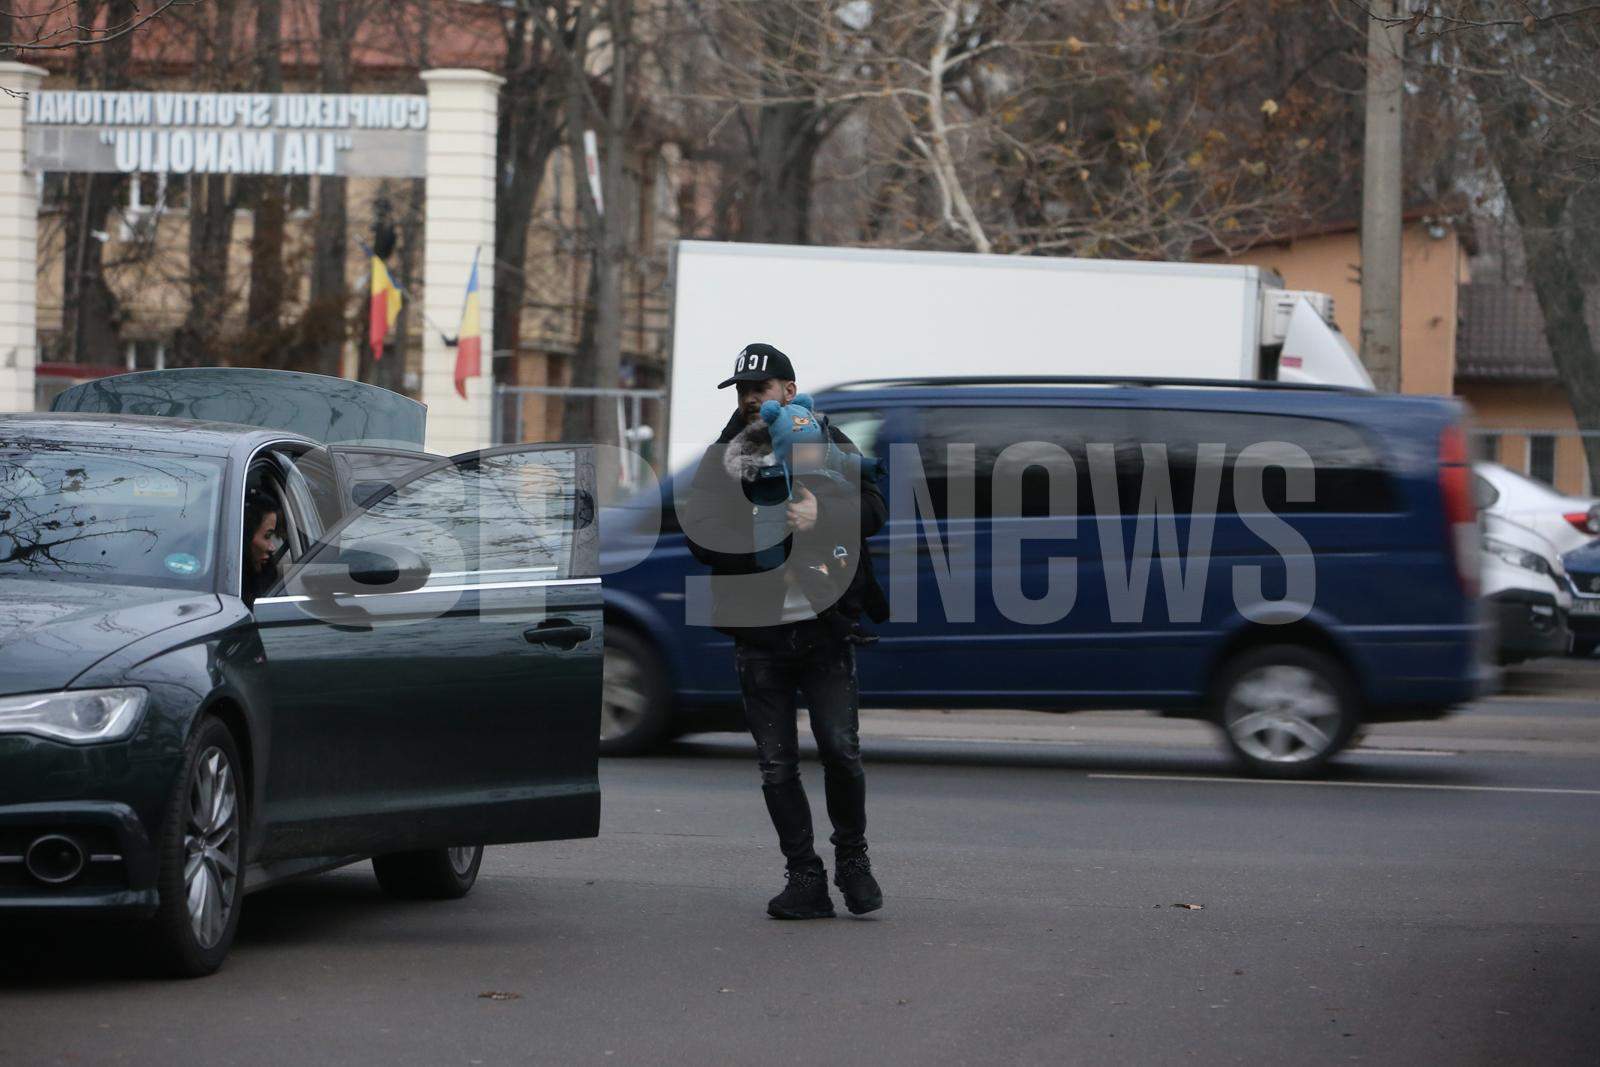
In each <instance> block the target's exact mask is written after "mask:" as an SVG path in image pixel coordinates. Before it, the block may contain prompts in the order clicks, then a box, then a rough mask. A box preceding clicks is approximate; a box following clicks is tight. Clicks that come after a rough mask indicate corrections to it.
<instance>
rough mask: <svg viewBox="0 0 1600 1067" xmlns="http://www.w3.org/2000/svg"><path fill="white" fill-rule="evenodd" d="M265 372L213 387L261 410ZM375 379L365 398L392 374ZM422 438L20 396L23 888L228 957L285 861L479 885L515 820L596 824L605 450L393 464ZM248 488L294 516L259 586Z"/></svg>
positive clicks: (40, 901) (11, 637) (515, 834)
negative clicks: (357, 866) (338, 434)
mask: <svg viewBox="0 0 1600 1067" xmlns="http://www.w3.org/2000/svg"><path fill="white" fill-rule="evenodd" d="M239 373H240V374H241V375H242V377H240V378H237V379H222V380H219V382H217V383H214V385H215V386H216V388H226V389H229V390H232V392H231V396H232V399H233V402H234V403H233V412H234V414H235V415H236V416H237V417H239V418H241V419H244V418H248V417H249V416H250V414H251V412H252V411H253V410H257V409H258V408H257V402H258V401H259V400H260V396H259V394H258V393H257V392H255V391H254V389H253V388H252V383H254V384H260V379H259V378H251V377H250V375H252V374H256V373H257V372H239ZM130 377H145V376H130ZM299 377H301V378H302V379H303V380H302V381H301V382H300V386H301V387H303V388H305V389H308V390H313V391H315V392H317V393H318V394H319V395H320V396H321V397H323V398H324V399H325V398H326V397H327V396H328V395H330V394H329V393H328V392H327V388H326V379H317V378H316V376H311V375H305V376H299ZM124 384H126V383H124ZM136 384H137V383H136ZM144 384H148V382H146V383H144ZM277 384H278V385H279V386H286V385H288V384H290V383H288V382H286V381H284V380H283V379H278V380H277ZM349 384H354V383H341V388H342V387H343V386H347V385H349ZM96 388H97V390H98V391H99V394H100V396H101V401H103V403H100V405H99V406H101V407H102V409H103V410H104V409H105V408H115V406H116V405H115V403H114V402H112V401H110V400H108V399H107V398H108V397H111V396H113V395H114V394H115V392H116V389H117V388H118V383H117V382H116V381H115V380H114V379H113V380H107V381H105V382H101V383H97V385H96ZM141 388H142V387H141ZM362 388H363V389H371V390H372V394H374V395H372V396H370V397H363V394H361V393H360V392H359V391H357V392H355V393H350V392H349V391H348V390H346V391H345V392H344V393H343V394H341V395H349V396H353V397H355V398H356V401H357V402H358V403H360V404H361V406H360V407H358V408H355V409H352V410H347V411H345V412H344V418H343V420H342V421H343V423H344V425H346V426H351V425H355V424H356V423H358V422H359V421H360V419H361V417H362V416H363V415H364V414H370V413H371V411H372V410H373V407H374V406H381V405H382V404H383V403H384V402H385V401H384V399H383V398H382V397H379V396H377V395H375V394H378V393H382V392H383V391H382V390H376V389H373V388H372V387H362ZM207 395H208V397H209V398H210V400H209V401H208V402H209V403H210V404H211V406H212V408H213V410H215V409H216V407H217V406H218V404H217V400H218V397H217V394H216V391H215V389H212V390H209V391H208V394H207ZM390 395H391V396H392V394H390ZM311 399H314V398H311V397H310V394H308V403H309V402H310V400H311ZM396 399H403V398H396ZM134 402H135V401H133V400H131V399H130V404H132V403H134ZM71 403H72V400H70V399H69V401H68V405H69V406H70V404H71ZM408 403H409V402H408ZM312 406H314V405H312ZM181 410H182V406H181V405H179V407H178V408H175V409H173V413H174V414H177V413H180V412H181ZM395 462H396V459H395V456H394V455H392V454H387V453H381V454H380V455H379V456H378V457H377V458H376V459H374V457H373V456H371V455H368V454H367V453H366V451H365V446H363V445H362V444H361V443H359V442H357V443H353V444H345V445H327V444H324V443H323V442H321V441H319V440H316V439H314V438H312V437H310V436H307V435H305V434H303V433H296V432H291V431H287V430H281V429H279V430H267V429H260V428H255V427H251V426H246V425H235V424H224V423H213V422H198V421H189V420H184V419H180V418H176V417H171V416H138V415H126V414H112V413H108V414H82V413H54V414H40V415H4V416H0V916H8V915H9V916H16V915H32V914H38V913H46V914H60V915H81V916H90V915H94V916H114V917H118V918H122V919H127V920H130V921H135V922H138V923H140V924H141V925H142V928H143V931H144V933H145V934H146V935H147V936H148V937H149V939H150V941H151V944H152V950H153V953H154V956H155V958H157V959H159V960H160V961H161V963H162V964H163V965H164V966H165V967H166V968H167V969H169V970H171V971H173V972H176V973H179V974H189V975H195V974H204V973H208V972H210V971H212V970H215V969H216V968H217V967H218V966H219V965H220V964H221V963H222V960H223V957H224V956H225V955H226V953H227V951H228V948H229V945H230V944H231V942H232V939H233V935H234V931H235V929H236V927H237V924H238V921H239V913H240V908H241V902H242V898H243V897H244V895H245V894H247V893H250V892H252V891H254V890H257V889H261V888H264V887H266V886H269V885H273V884H275V883H277V882H280V881H282V880H284V879H286V878H292V877H297V876H301V875H306V874H310V873H314V872H317V871H321V870H326V869H329V868H333V867H337V866H340V865H342V864H347V863H350V862H352V861H355V860H358V859H362V858H366V857H371V858H372V859H373V866H374V868H375V870H376V872H377V876H378V879H379V882H380V883H381V884H382V886H383V887H384V888H385V889H386V890H388V891H389V892H390V893H392V894H396V895H401V896H420V897H438V898H447V897H459V896H461V895H463V894H465V893H466V892H467V891H468V890H470V889H471V888H472V885H473V883H474V881H475V880H476V878H477V874H478V870H479V865H480V863H481V861H482V855H483V846H484V845H486V844H494V843H500V842H513V841H535V840H547V839H556V838H572V837H592V836H594V835H595V833H596V832H597V830H598V825H599V802H600V795H599V785H598V778H597V756H596V734H597V732H598V711H599V697H600V664H601V650H602V645H603V632H602V616H601V602H600V588H599V579H598V578H597V577H594V576H595V575H596V574H597V573H598V571H597V570H596V569H595V568H596V559H597V551H596V546H597V533H596V531H595V529H594V525H595V524H594V521H593V520H594V509H593V505H592V500H593V497H592V495H591V494H592V486H590V484H589V479H590V477H591V474H590V472H592V470H593V464H592V460H591V459H590V458H589V456H588V455H587V450H586V449H582V448H570V447H566V446H529V447H518V446H512V447H509V448H499V449H489V450H486V451H482V452H475V453H469V454H466V455H461V456H456V457H451V458H447V457H431V458H429V457H426V455H425V454H424V453H421V452H417V453H412V454H411V459H410V463H409V465H408V466H407V468H406V469H405V470H404V471H403V472H398V473H396V472H393V471H391V473H394V474H395V476H394V477H393V478H392V479H391V480H390V481H389V482H387V483H385V484H383V485H381V486H375V485H374V484H372V483H373V480H374V479H373V478H372V477H370V474H371V471H372V469H373V468H374V465H375V464H376V466H377V467H378V468H384V467H385V465H386V464H387V465H389V466H391V467H392V465H393V464H394V463H395ZM363 471H365V472H367V475H368V476H365V477H360V480H362V481H364V482H365V483H366V484H364V485H357V484H356V482H357V480H358V477H359V476H361V472H363ZM247 493H253V494H255V495H254V496H253V497H251V498H250V500H251V504H250V506H251V508H252V509H255V508H257V506H258V505H259V503H260V502H261V501H262V500H263V499H265V500H267V501H270V502H271V503H272V505H273V506H274V507H275V508H276V509H277V510H278V511H279V514H280V517H279V521H278V525H277V527H276V532H277V534H278V536H279V537H280V538H281V541H282V544H281V548H280V549H279V550H278V555H279V557H281V558H277V559H272V560H270V562H269V564H268V567H269V568H271V570H272V572H273V573H275V575H276V577H275V579H272V580H268V581H266V582H262V583H259V584H255V583H252V584H251V585H249V586H247V585H246V582H245V579H246V574H247V572H248V570H249V568H250V567H251V564H250V563H249V562H248V561H247V560H246V559H245V557H244V547H245V544H246V541H247V539H248V536H249V534H248V532H247V531H246V530H245V520H244V514H245V511H246V500H247ZM357 500H359V501H360V506H357V505H356V504H355V503H354V502H355V501H357ZM249 589H259V590H260V592H261V595H260V596H259V597H257V598H255V599H254V601H253V605H252V604H250V603H247V590H249ZM530 694H536V697H533V696H530ZM530 699H536V700H537V708H536V709H530V705H529V701H530Z"/></svg>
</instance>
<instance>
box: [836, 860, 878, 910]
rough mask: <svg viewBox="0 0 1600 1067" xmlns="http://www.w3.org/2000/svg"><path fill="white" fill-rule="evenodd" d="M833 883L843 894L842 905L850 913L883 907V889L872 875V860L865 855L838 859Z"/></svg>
mask: <svg viewBox="0 0 1600 1067" xmlns="http://www.w3.org/2000/svg"><path fill="white" fill-rule="evenodd" d="M833 884H834V885H836V886H838V887H839V892H841V893H843V894H844V906H845V907H847V908H849V909H850V914H851V915H865V914H866V913H867V912H869V911H877V910H878V909H879V908H881V907H883V890H882V889H879V888H878V880H877V879H876V878H874V877H872V861H871V860H869V859H867V857H865V856H851V857H850V858H849V859H845V860H840V861H839V862H838V865H837V867H836V869H835V870H834V872H833Z"/></svg>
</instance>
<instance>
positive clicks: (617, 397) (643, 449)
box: [490, 384, 667, 488]
mask: <svg viewBox="0 0 1600 1067" xmlns="http://www.w3.org/2000/svg"><path fill="white" fill-rule="evenodd" d="M529 396H545V397H556V398H560V399H561V400H563V401H565V400H567V399H570V398H574V397H584V398H597V399H600V400H604V399H606V398H610V399H611V400H613V401H614V403H615V407H616V419H617V440H618V441H620V442H621V443H622V447H623V449H624V450H625V452H626V453H627V455H626V458H625V459H624V460H623V465H622V468H623V469H622V470H621V471H619V472H618V474H619V476H620V477H621V480H622V487H623V488H627V487H630V486H634V485H637V484H638V483H639V480H640V477H641V476H642V473H643V466H644V464H645V462H646V460H647V459H648V457H649V455H650V454H651V453H652V452H653V450H654V440H655V428H654V427H653V426H652V425H651V424H650V422H648V421H647V418H646V413H645V404H646V403H647V402H649V401H658V402H665V400H666V397H667V391H666V390H665V389H588V388H582V387H578V386H566V385H498V384H497V385H496V386H495V387H494V404H493V412H492V420H493V421H492V425H491V427H490V434H491V440H492V441H493V442H494V443H495V444H497V445H505V444H520V443H521V442H523V441H526V440H527V439H528V433H527V428H526V426H525V419H524V417H523V415H524V412H523V403H522V401H523V398H524V397H529ZM558 417H559V415H558ZM641 453H642V455H641Z"/></svg>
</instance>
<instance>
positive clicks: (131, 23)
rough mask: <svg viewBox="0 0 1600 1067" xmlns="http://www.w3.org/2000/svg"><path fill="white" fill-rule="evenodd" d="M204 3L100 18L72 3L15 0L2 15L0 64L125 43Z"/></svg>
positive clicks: (186, 0) (171, 2) (128, 9)
mask: <svg viewBox="0 0 1600 1067" xmlns="http://www.w3.org/2000/svg"><path fill="white" fill-rule="evenodd" d="M203 2H204V0H160V2H158V3H156V4H154V5H152V6H149V7H145V6H141V5H139V4H137V3H134V4H127V5H112V6H111V8H108V9H107V11H106V12H105V17H104V18H101V17H100V15H101V12H99V11H97V10H90V7H86V5H84V4H81V3H75V2H73V0H64V2H58V3H50V2H46V3H32V4H29V3H23V2H21V0H18V2H14V3H9V4H7V5H6V7H5V8H4V10H0V24H3V25H0V58H4V59H27V58H28V57H29V56H36V55H39V54H40V53H45V52H65V51H69V50H70V51H74V52H77V53H79V54H82V52H83V51H84V50H85V49H87V48H93V47H95V46H97V45H109V44H115V43H118V42H123V43H126V41H127V40H128V38H130V37H132V36H133V35H134V34H135V33H137V32H138V31H140V30H141V29H143V28H145V27H146V26H148V25H149V24H151V23H152V22H155V21H156V20H158V19H160V18H161V17H162V16H163V15H166V14H167V13H168V12H170V11H171V10H172V9H174V8H177V9H180V10H181V9H182V8H186V7H195V6H197V5H199V4H201V3H203ZM91 6H93V7H97V6H98V5H91Z"/></svg>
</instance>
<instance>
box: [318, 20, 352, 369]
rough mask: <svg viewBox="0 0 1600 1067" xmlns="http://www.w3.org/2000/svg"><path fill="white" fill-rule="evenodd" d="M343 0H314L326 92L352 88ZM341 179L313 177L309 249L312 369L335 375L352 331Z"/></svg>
mask: <svg viewBox="0 0 1600 1067" xmlns="http://www.w3.org/2000/svg"><path fill="white" fill-rule="evenodd" d="M344 7H345V3H344V0H317V65H318V87H319V88H320V89H321V90H322V91H323V92H325V93H347V92H349V91H350V68H349V43H350V42H349V36H350V33H349V30H350V26H351V25H352V24H353V22H354V19H355V15H354V14H353V13H350V12H347V11H345V10H344ZM345 184H346V182H345V179H343V178H337V177H332V176H329V175H322V176H320V177H318V178H317V201H316V224H315V226H314V227H313V236H312V252H311V304H310V307H308V308H307V309H306V317H307V319H308V322H309V326H310V329H309V331H308V333H309V336H308V338H307V341H308V345H309V349H310V352H309V355H310V359H309V361H308V362H309V363H310V369H311V370H313V371H315V372H316V373H318V374H328V375H334V376H337V375H338V374H339V373H340V371H341V370H342V369H343V363H344V346H345V341H346V339H347V338H348V337H349V335H350V324H349V323H348V322H347V321H346V316H347V315H348V314H349V310H350V309H349V302H350V290H349V285H348V282H347V280H346V277H345V260H346V256H347V254H348V248H349V245H348V238H347V236H346V233H345V230H346V227H347V226H348V223H349V219H348V216H347V212H346V208H345Z"/></svg>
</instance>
